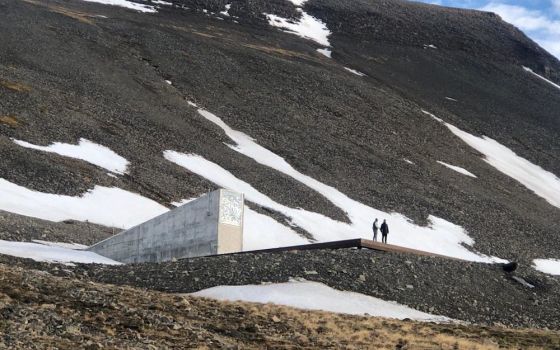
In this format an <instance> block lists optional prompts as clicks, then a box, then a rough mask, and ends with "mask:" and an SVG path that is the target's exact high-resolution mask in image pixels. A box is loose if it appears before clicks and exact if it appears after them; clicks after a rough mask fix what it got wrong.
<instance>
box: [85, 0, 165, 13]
mask: <svg viewBox="0 0 560 350" xmlns="http://www.w3.org/2000/svg"><path fill="white" fill-rule="evenodd" d="M84 1H87V2H96V3H99V4H104V5H112V6H119V7H125V8H128V9H132V10H136V11H140V12H146V13H154V12H157V10H156V9H155V7H154V6H151V5H145V4H139V3H136V2H132V1H127V0H84Z"/></svg>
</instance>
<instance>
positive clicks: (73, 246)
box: [33, 239, 88, 250]
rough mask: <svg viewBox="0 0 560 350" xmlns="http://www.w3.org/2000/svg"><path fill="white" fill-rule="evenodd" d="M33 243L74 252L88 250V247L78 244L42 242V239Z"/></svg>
mask: <svg viewBox="0 0 560 350" xmlns="http://www.w3.org/2000/svg"><path fill="white" fill-rule="evenodd" d="M33 242H34V243H39V244H43V245H46V246H49V247H60V248H66V249H74V250H84V249H87V248H88V246H87V245H83V244H78V243H65V242H49V241H42V240H40V239H34V240H33Z"/></svg>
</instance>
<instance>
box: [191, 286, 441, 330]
mask: <svg viewBox="0 0 560 350" xmlns="http://www.w3.org/2000/svg"><path fill="white" fill-rule="evenodd" d="M192 295H194V296H200V297H207V298H212V299H218V300H229V301H248V302H255V303H273V304H278V305H286V306H292V307H296V308H300V309H307V310H322V311H330V312H338V313H344V314H351V315H370V316H377V317H388V318H397V319H401V320H402V319H404V318H410V319H413V320H419V321H432V322H449V321H451V319H449V318H447V317H444V316H436V315H430V314H427V313H424V312H420V311H418V310H415V309H412V308H410V307H408V306H405V305H401V304H398V303H396V302H389V301H385V300H382V299H378V298H374V297H371V296H369V295H364V294H360V293H353V292H345V291H339V290H336V289H333V288H331V287H329V286H326V285H324V284H322V283H317V282H308V281H303V282H287V283H275V284H263V285H245V286H218V287H213V288H209V289H204V290H201V291H199V292H196V293H193V294H192Z"/></svg>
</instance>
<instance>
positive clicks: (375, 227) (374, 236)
mask: <svg viewBox="0 0 560 350" xmlns="http://www.w3.org/2000/svg"><path fill="white" fill-rule="evenodd" d="M371 228H372V229H373V241H374V242H377V231H379V224H378V223H377V218H375V221H374V222H373V226H372V227H371Z"/></svg>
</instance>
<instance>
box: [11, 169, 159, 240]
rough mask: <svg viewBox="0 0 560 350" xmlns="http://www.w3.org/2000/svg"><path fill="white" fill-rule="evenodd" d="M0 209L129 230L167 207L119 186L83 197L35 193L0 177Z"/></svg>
mask: <svg viewBox="0 0 560 350" xmlns="http://www.w3.org/2000/svg"><path fill="white" fill-rule="evenodd" d="M0 193H1V194H2V195H1V196H0V210H5V211H8V212H11V213H16V214H20V215H26V216H32V217H36V218H39V219H44V220H50V221H64V220H67V219H74V220H79V221H89V222H92V223H95V224H100V225H105V226H110V227H118V228H122V229H127V228H130V227H132V226H135V225H138V224H140V223H142V222H144V221H146V220H148V219H151V218H153V217H155V216H157V215H160V214H163V213H164V212H166V211H167V208H166V207H164V206H162V205H160V204H159V203H157V202H155V201H153V200H151V199H148V198H145V197H142V196H140V195H138V194H135V193H132V192H128V191H125V190H122V189H120V188H116V187H103V186H95V187H94V188H93V189H92V190H90V191H88V192H86V193H84V194H83V195H81V196H76V197H73V196H64V195H58V194H52V193H44V192H38V191H33V190H30V189H27V188H25V187H22V186H19V185H16V184H14V183H11V182H9V181H6V180H5V179H1V178H0Z"/></svg>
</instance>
